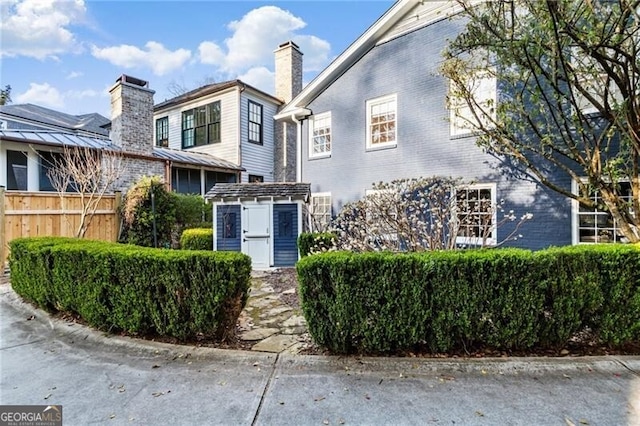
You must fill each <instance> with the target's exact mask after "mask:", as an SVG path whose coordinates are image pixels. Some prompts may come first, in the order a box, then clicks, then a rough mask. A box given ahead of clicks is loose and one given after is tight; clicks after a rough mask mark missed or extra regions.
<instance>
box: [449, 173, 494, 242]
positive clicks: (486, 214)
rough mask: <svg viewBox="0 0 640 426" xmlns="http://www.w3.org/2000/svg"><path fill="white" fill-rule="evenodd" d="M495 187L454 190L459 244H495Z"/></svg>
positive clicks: (491, 185)
mask: <svg viewBox="0 0 640 426" xmlns="http://www.w3.org/2000/svg"><path fill="white" fill-rule="evenodd" d="M495 205H496V200H495V185H493V184H488V185H471V186H468V187H465V188H458V189H456V216H457V219H458V237H457V242H458V243H459V244H469V245H482V244H483V243H486V244H495V241H496V235H495V233H496V229H495V226H494V224H495V223H496V217H495V210H496V209H495V208H494V206H495Z"/></svg>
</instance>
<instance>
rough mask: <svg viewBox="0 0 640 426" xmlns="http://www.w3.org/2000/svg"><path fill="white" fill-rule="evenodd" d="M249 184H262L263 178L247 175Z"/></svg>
mask: <svg viewBox="0 0 640 426" xmlns="http://www.w3.org/2000/svg"><path fill="white" fill-rule="evenodd" d="M249 182H250V183H260V182H264V176H258V175H249Z"/></svg>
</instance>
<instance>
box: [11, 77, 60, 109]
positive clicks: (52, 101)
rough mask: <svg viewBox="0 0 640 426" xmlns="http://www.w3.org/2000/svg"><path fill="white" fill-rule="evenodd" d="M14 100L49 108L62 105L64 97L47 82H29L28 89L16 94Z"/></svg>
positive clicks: (19, 102)
mask: <svg viewBox="0 0 640 426" xmlns="http://www.w3.org/2000/svg"><path fill="white" fill-rule="evenodd" d="M14 100H15V102H16V103H18V104H27V103H31V104H37V105H42V106H45V107H51V108H61V107H62V106H64V97H63V96H62V94H61V93H60V91H59V90H58V89H56V88H55V87H52V86H51V85H50V84H49V83H42V84H38V83H31V84H30V85H29V89H28V90H27V91H26V92H24V93H20V94H19V95H16V97H15V99H14Z"/></svg>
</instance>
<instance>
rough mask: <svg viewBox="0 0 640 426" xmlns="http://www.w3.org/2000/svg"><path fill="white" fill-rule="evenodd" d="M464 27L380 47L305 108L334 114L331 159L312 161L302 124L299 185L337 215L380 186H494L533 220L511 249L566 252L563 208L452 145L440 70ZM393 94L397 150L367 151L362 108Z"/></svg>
mask: <svg viewBox="0 0 640 426" xmlns="http://www.w3.org/2000/svg"><path fill="white" fill-rule="evenodd" d="M461 25H462V24H461V23H460V22H456V21H455V20H443V21H440V22H437V23H435V24H432V25H430V26H427V27H424V28H422V29H420V30H417V31H414V32H412V33H409V34H406V35H404V36H401V37H399V38H396V39H393V40H391V41H389V42H386V43H384V44H381V45H379V46H377V47H375V48H374V49H372V50H371V51H370V52H369V53H368V54H366V55H365V56H364V57H363V58H362V59H360V61H359V62H358V63H356V64H355V65H354V66H353V67H352V68H351V69H349V70H348V71H347V72H346V73H345V74H343V75H342V76H341V77H340V78H339V79H338V80H337V81H336V82H335V83H333V84H332V85H331V86H330V87H329V88H328V89H327V90H325V92H324V93H322V94H321V95H320V96H319V97H317V98H316V99H315V100H314V101H313V103H312V104H310V105H309V108H310V109H311V110H312V111H313V113H314V114H320V113H323V112H326V111H331V114H332V129H331V130H332V152H331V157H329V158H322V159H309V147H308V134H309V129H308V125H307V122H305V126H304V129H303V143H302V144H301V146H302V176H301V181H303V182H311V191H312V193H317V192H331V195H332V203H333V211H334V213H337V212H338V211H339V210H340V209H341V207H342V206H343V205H344V204H345V203H347V202H349V201H353V200H355V199H358V198H360V197H362V196H363V195H364V192H365V189H367V188H370V187H371V184H372V183H373V182H378V181H390V180H393V179H399V178H407V177H419V176H433V175H440V176H454V177H461V178H464V179H465V180H473V181H476V182H478V183H496V184H497V199H498V200H500V199H505V201H506V208H507V210H509V209H513V210H514V211H515V212H516V213H517V214H524V213H525V212H531V213H533V214H534V219H533V220H532V221H530V222H528V223H527V224H526V226H524V227H523V228H522V229H521V233H522V234H523V235H524V238H522V239H520V240H518V241H517V242H515V243H512V245H517V246H524V247H529V248H533V249H537V248H543V247H547V246H549V245H564V244H570V243H571V208H570V203H569V201H568V200H566V199H564V198H562V197H560V196H559V195H556V194H555V193H552V192H550V191H548V190H545V189H542V188H538V187H537V186H536V185H535V184H533V183H530V182H525V181H522V180H510V179H508V178H507V177H506V176H504V175H503V174H501V173H500V171H499V169H498V166H499V162H498V161H497V160H496V159H494V158H493V157H491V156H489V155H487V154H485V153H483V152H482V150H481V149H480V148H478V147H477V146H476V144H475V139H474V138H473V137H461V138H451V137H450V125H449V122H448V117H449V112H448V110H447V108H446V95H447V89H448V82H447V81H446V80H445V79H444V78H443V77H441V76H439V73H438V67H439V65H440V63H441V61H442V57H441V52H442V50H443V48H444V46H445V43H446V40H447V39H451V38H453V37H455V35H456V34H457V33H458V31H459V30H460V28H461ZM394 93H395V94H396V95H397V107H398V111H397V126H398V136H397V140H398V143H397V146H396V147H394V148H389V149H382V150H376V151H367V150H366V145H365V139H366V109H365V102H366V101H367V100H368V99H374V98H377V97H380V96H384V95H389V94H394ZM561 183H562V184H565V185H567V186H568V185H570V183H569V182H561ZM509 232H510V231H509V229H508V227H505V228H503V229H501V230H499V235H498V239H500V238H503V237H504V236H505V235H507V234H508V233H509Z"/></svg>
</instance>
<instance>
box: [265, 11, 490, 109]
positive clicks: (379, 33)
mask: <svg viewBox="0 0 640 426" xmlns="http://www.w3.org/2000/svg"><path fill="white" fill-rule="evenodd" d="M476 1H480V0H476ZM414 10H415V14H414V13H413V11H414ZM459 10H460V6H459V4H458V2H457V1H456V0H448V1H435V0H398V1H396V3H394V4H393V6H391V8H390V9H389V10H387V11H386V12H385V13H384V15H382V16H381V17H380V18H379V19H378V20H377V21H376V22H375V23H374V24H373V25H371V26H370V27H369V28H368V29H367V30H366V31H365V32H364V33H363V34H362V35H361V36H360V37H358V39H357V40H356V41H354V42H353V43H352V44H351V45H350V46H349V47H347V49H346V50H345V51H344V52H342V53H341V54H340V55H339V56H338V57H337V58H336V59H335V60H334V61H333V62H331V64H329V66H328V67H327V68H325V69H324V70H323V71H322V72H321V73H320V74H318V76H317V77H316V78H314V79H313V80H312V81H311V83H309V84H308V85H307V86H306V87H305V88H304V89H302V91H301V92H300V93H299V94H298V95H297V96H296V97H295V98H293V99H292V100H291V102H289V103H288V104H286V105H285V106H284V107H283V108H282V109H281V110H280V112H279V113H278V114H277V115H276V116H275V117H274V118H275V119H276V120H282V119H287V118H290V117H292V116H295V117H296V118H304V117H306V116H308V115H309V114H311V111H309V110H307V109H306V107H307V105H309V104H310V103H311V102H312V101H313V100H314V99H315V98H316V97H317V96H318V95H320V94H321V93H322V92H323V91H324V90H325V89H326V88H327V87H329V86H330V85H331V84H332V83H333V82H334V81H336V80H337V79H338V78H339V77H340V76H341V75H342V74H344V73H345V72H346V71H347V70H348V69H349V68H351V67H352V66H353V65H354V64H355V63H356V62H358V61H359V60H360V59H361V58H362V57H363V56H364V55H365V54H366V53H367V52H369V51H370V50H371V49H373V48H374V47H375V46H376V44H378V43H381V42H385V41H388V40H390V39H391V38H393V37H396V36H399V35H402V34H405V33H407V32H410V31H412V30H414V29H416V28H419V26H418V27H416V26H415V23H413V22H419V25H422V26H424V25H428V24H429V23H431V22H434V21H435V20H438V19H443V18H445V17H446V16H449V15H451V14H452V13H455V12H456V11H459ZM414 15H415V16H414ZM403 20H404V21H405V22H403ZM394 27H396V28H394ZM392 29H393V30H394V34H393V35H392V37H391V38H390V37H389V32H390V31H391V30H392ZM399 66H401V64H400V65H399Z"/></svg>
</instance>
